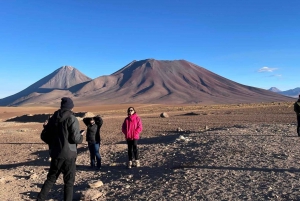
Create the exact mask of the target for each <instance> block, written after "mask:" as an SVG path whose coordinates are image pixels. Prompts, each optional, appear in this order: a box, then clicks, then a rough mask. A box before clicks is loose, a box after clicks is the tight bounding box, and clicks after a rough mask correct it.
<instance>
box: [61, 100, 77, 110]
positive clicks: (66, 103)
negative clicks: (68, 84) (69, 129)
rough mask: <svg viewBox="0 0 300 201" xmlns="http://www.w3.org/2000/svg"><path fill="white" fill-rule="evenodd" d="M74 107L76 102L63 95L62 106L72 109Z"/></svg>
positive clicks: (62, 107)
mask: <svg viewBox="0 0 300 201" xmlns="http://www.w3.org/2000/svg"><path fill="white" fill-rule="evenodd" d="M73 107H74V103H73V101H72V99H71V98H68V97H63V98H62V99H61V103H60V108H61V109H68V110H71V109H72V108H73Z"/></svg>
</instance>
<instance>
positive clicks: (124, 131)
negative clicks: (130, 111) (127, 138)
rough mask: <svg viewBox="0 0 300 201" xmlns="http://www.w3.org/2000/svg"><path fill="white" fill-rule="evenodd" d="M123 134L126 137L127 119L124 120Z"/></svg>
mask: <svg viewBox="0 0 300 201" xmlns="http://www.w3.org/2000/svg"><path fill="white" fill-rule="evenodd" d="M122 133H123V134H124V135H126V133H127V128H126V119H125V120H124V122H123V125H122Z"/></svg>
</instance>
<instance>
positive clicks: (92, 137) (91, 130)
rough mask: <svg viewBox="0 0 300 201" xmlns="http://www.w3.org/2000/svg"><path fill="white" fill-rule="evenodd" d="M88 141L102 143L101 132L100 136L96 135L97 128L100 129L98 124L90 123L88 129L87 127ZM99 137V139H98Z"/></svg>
mask: <svg viewBox="0 0 300 201" xmlns="http://www.w3.org/2000/svg"><path fill="white" fill-rule="evenodd" d="M86 130H87V131H86V141H87V142H90V143H96V142H97V143H100V134H99V133H98V134H99V138H98V137H96V135H97V130H98V126H97V125H96V124H93V125H88V126H87V129H86ZM96 138H97V140H96Z"/></svg>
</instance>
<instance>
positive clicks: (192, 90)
mask: <svg viewBox="0 0 300 201" xmlns="http://www.w3.org/2000/svg"><path fill="white" fill-rule="evenodd" d="M61 71H63V72H64V73H61ZM25 92H26V93H25ZM62 96H69V97H72V98H73V99H74V102H76V105H77V106H79V105H90V104H121V103H130V104H133V103H158V104H191V103H204V104H233V103H254V102H272V101H292V100H294V99H292V98H289V97H286V96H283V95H280V94H278V93H274V92H271V91H268V90H264V89H259V88H255V87H251V86H246V85H242V84H239V83H236V82H234V81H231V80H229V79H226V78H224V77H222V76H219V75H217V74H215V73H213V72H211V71H208V70H206V69H205V68H202V67H200V66H198V65H196V64H193V63H191V62H188V61H186V60H172V61H169V60H155V59H145V60H140V61H135V60H134V61H132V62H130V63H129V64H127V65H126V66H124V67H123V68H121V69H120V70H118V71H116V72H115V73H113V74H111V75H108V76H100V77H97V78H95V79H93V80H91V79H90V78H88V77H86V76H84V75H83V74H81V73H80V72H79V71H77V70H76V69H74V68H71V67H63V68H60V69H58V70H57V71H55V72H53V73H52V74H50V75H48V76H46V77H45V78H43V79H41V80H39V81H38V82H36V83H34V84H33V85H31V86H29V87H28V88H27V89H25V90H23V91H21V92H19V93H17V94H15V95H13V96H10V97H7V98H5V99H1V100H0V105H30V104H34V105H51V104H55V105H57V104H58V103H59V101H60V98H61V97H62Z"/></svg>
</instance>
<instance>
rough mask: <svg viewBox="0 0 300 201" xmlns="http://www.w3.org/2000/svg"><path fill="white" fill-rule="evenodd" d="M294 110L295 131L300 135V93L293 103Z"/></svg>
mask: <svg viewBox="0 0 300 201" xmlns="http://www.w3.org/2000/svg"><path fill="white" fill-rule="evenodd" d="M294 111H295V112H296V115H297V133H298V136H299V137H300V95H299V98H298V100H297V101H296V102H295V103H294Z"/></svg>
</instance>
